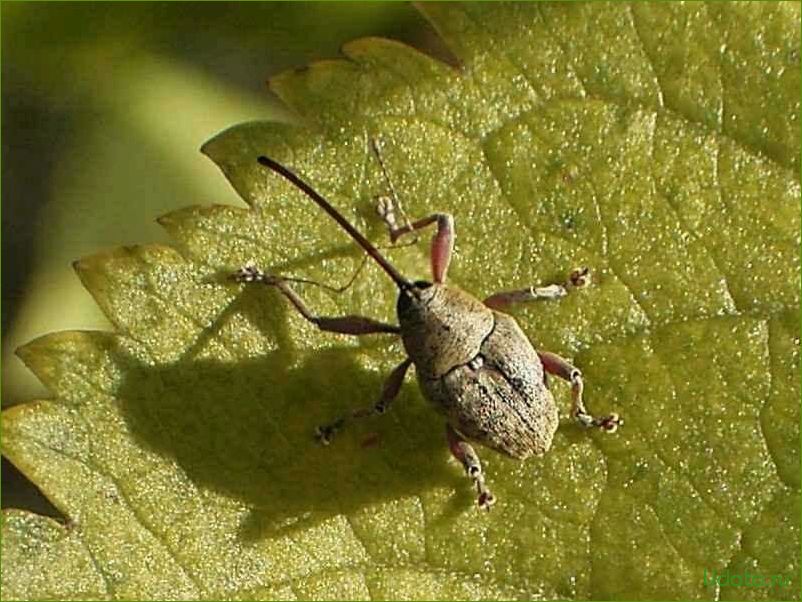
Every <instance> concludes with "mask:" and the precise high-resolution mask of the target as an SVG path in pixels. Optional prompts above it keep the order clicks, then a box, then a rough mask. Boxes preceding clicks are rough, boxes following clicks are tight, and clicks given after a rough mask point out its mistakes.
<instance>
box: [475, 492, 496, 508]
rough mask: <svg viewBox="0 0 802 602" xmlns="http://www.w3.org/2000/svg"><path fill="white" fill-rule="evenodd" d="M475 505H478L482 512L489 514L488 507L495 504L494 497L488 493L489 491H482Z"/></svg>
mask: <svg viewBox="0 0 802 602" xmlns="http://www.w3.org/2000/svg"><path fill="white" fill-rule="evenodd" d="M477 503H478V504H479V508H481V509H482V510H486V511H487V512H490V507H491V506H492V505H493V504H495V503H496V496H494V495H493V494H492V493H490V491H487V490H485V491H482V492H481V493H480V494H479V499H478V500H477Z"/></svg>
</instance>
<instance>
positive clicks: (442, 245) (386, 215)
mask: <svg viewBox="0 0 802 602" xmlns="http://www.w3.org/2000/svg"><path fill="white" fill-rule="evenodd" d="M385 201H386V199H385ZM390 207H391V205H388V204H386V203H385V204H380V205H379V207H378V210H379V215H380V216H381V217H382V219H383V220H384V221H385V223H386V224H387V228H388V230H389V232H390V242H393V243H394V242H395V241H397V240H398V239H399V238H400V237H401V236H403V235H404V234H409V233H410V232H415V231H417V230H420V229H421V228H425V227H426V226H429V225H431V224H437V232H435V234H434V237H433V238H432V251H431V259H432V278H433V279H434V281H435V282H438V283H442V282H445V280H446V273H447V272H448V264H449V263H451V253H452V251H453V250H454V218H453V217H452V215H451V214H450V213H433V214H432V215H430V216H428V217H424V218H423V219H419V220H418V221H415V222H412V223H407V224H405V225H403V226H398V223H397V222H396V219H395V216H394V213H393V212H392V209H389V208H390Z"/></svg>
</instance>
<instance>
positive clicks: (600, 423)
mask: <svg viewBox="0 0 802 602" xmlns="http://www.w3.org/2000/svg"><path fill="white" fill-rule="evenodd" d="M537 354H538V355H539V356H540V360H541V361H542V362H543V368H544V369H545V370H546V372H548V373H549V374H554V375H555V376H559V377H560V378H562V379H564V380H567V381H568V382H569V383H571V397H572V398H573V414H574V417H575V418H576V419H577V421H578V422H579V424H581V425H582V426H584V427H598V428H600V429H602V430H604V431H606V432H608V433H613V432H615V430H616V429H617V428H618V427H619V426H621V425H622V424H624V421H623V420H622V419H621V418H620V417H619V416H618V414H610V415H609V416H603V417H601V418H596V417H594V416H592V415H591V414H589V413H588V411H587V409H586V408H585V402H584V401H583V400H582V392H583V390H584V388H585V385H584V381H583V380H582V372H581V371H580V370H579V368H577V367H576V366H574V365H573V364H571V363H570V362H569V361H568V360H566V359H564V358H561V357H560V356H559V355H557V354H556V353H550V352H549V351H538V352H537Z"/></svg>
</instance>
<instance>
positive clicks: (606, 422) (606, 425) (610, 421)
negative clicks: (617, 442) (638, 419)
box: [597, 413, 624, 433]
mask: <svg viewBox="0 0 802 602" xmlns="http://www.w3.org/2000/svg"><path fill="white" fill-rule="evenodd" d="M597 421H598V423H599V424H598V425H597V426H598V427H599V428H601V429H602V430H604V431H606V432H608V433H614V432H616V431H617V430H618V427H619V426H623V424H624V421H623V419H622V418H621V417H620V416H619V415H618V414H615V413H613V414H610V415H609V416H605V417H604V418H599V419H598V420H597Z"/></svg>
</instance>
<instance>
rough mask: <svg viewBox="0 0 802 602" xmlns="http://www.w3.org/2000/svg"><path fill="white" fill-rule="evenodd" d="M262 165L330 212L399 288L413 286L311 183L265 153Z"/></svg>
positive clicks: (406, 289)
mask: <svg viewBox="0 0 802 602" xmlns="http://www.w3.org/2000/svg"><path fill="white" fill-rule="evenodd" d="M257 161H258V162H259V164H260V165H263V166H264V167H267V168H268V169H272V170H273V171H275V172H276V173H278V174H280V175H282V176H284V177H285V178H286V179H287V180H289V181H290V183H292V184H293V185H295V186H296V187H297V188H299V189H301V190H302V191H303V192H304V193H305V194H306V196H308V197H309V198H310V199H312V200H313V201H314V202H315V203H317V205H318V206H319V207H320V208H321V209H323V210H324V211H325V212H326V213H328V214H329V215H330V216H331V217H332V218H333V219H334V221H336V222H337V223H338V224H340V226H341V227H342V229H343V230H345V231H346V232H348V234H350V235H351V238H353V239H354V240H355V241H356V242H357V243H359V246H361V247H362V248H363V249H365V252H366V253H367V254H368V255H370V256H371V257H372V258H373V260H374V261H375V262H376V263H378V264H379V265H380V266H381V267H382V269H383V270H384V271H385V272H387V275H388V276H390V278H392V279H393V282H395V283H396V285H397V286H398V288H399V289H401V290H402V291H408V290H411V289H412V288H413V285H412V283H411V282H410V281H409V280H407V279H406V278H404V277H403V276H402V275H401V273H400V272H399V271H398V270H397V269H395V266H393V264H391V263H390V262H389V261H387V259H386V258H385V257H384V255H382V254H381V253H379V250H378V249H377V248H376V247H374V246H373V245H372V244H371V243H370V241H369V240H368V239H367V238H365V237H364V236H362V233H361V232H359V230H357V229H356V228H354V227H353V226H352V225H351V223H350V222H349V221H348V220H347V219H345V218H344V217H343V216H342V214H340V212H339V211H337V210H336V209H335V208H334V207H332V205H331V203H329V202H328V201H327V200H326V199H324V198H323V197H322V196H321V195H320V194H318V193H317V192H316V191H315V190H314V189H313V188H312V187H311V186H310V185H309V184H307V183H306V182H304V181H303V180H302V179H301V178H299V177H298V176H296V175H295V174H294V173H293V172H291V171H290V170H289V169H287V168H286V167H284V166H283V165H282V164H281V163H278V162H276V161H274V160H273V159H270V158H269V157H265V156H264V155H263V156H261V157H259V158H258V159H257Z"/></svg>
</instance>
